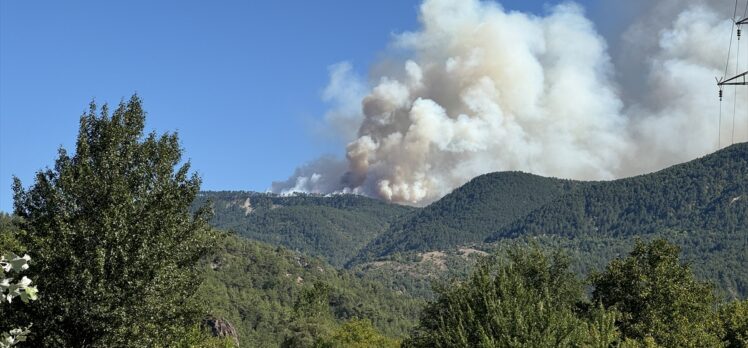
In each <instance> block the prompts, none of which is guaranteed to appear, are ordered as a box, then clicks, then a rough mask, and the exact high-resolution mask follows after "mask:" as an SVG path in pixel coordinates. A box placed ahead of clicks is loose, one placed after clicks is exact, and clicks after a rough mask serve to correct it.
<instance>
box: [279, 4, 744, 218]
mask: <svg viewBox="0 0 748 348" xmlns="http://www.w3.org/2000/svg"><path fill="white" fill-rule="evenodd" d="M633 3H636V4H637V5H636V7H635V8H636V9H637V11H640V13H638V14H637V15H636V17H635V18H636V20H635V22H633V23H631V24H630V25H628V26H627V29H625V30H624V31H623V32H622V35H620V38H617V37H607V38H604V37H603V36H602V35H601V34H600V33H599V32H598V30H597V29H596V27H595V24H594V23H593V21H592V20H590V19H589V18H588V17H587V16H586V14H585V11H584V9H583V8H582V7H581V6H579V5H577V4H574V3H565V4H561V5H557V6H555V7H552V8H549V9H548V11H547V13H546V14H545V15H543V16H537V15H532V14H527V13H521V12H516V11H508V10H506V9H504V8H503V7H502V6H501V5H500V4H498V3H495V2H483V1H478V0H426V1H424V3H423V4H422V5H421V8H420V15H419V20H420V24H421V25H420V29H419V30H417V31H414V32H407V33H402V34H399V35H396V36H395V37H394V38H393V42H392V47H390V48H389V51H388V52H389V53H390V54H388V55H385V59H384V60H383V61H382V62H381V64H378V65H376V66H375V67H372V69H371V75H370V78H369V79H368V80H366V79H363V78H361V77H358V76H356V75H355V73H353V70H352V68H351V66H350V64H348V63H341V64H338V65H335V66H333V67H332V68H331V81H330V85H329V86H328V88H327V89H326V90H325V93H324V98H325V99H326V100H327V101H329V102H330V104H331V105H332V108H331V110H330V111H329V112H328V114H327V116H326V120H327V122H328V123H329V125H330V127H331V128H332V129H335V130H336V132H337V133H338V134H339V135H340V136H341V137H342V138H343V139H345V140H346V142H347V143H348V146H347V147H346V151H345V153H346V159H345V160H344V161H340V160H335V159H331V158H324V159H321V160H318V161H316V162H313V163H310V164H308V165H306V166H303V167H301V168H299V169H297V171H296V173H294V175H293V176H292V177H291V178H290V179H289V180H287V181H285V182H277V183H274V184H273V187H272V190H273V191H275V192H281V193H289V192H315V193H333V192H357V193H363V194H367V195H372V196H376V197H380V198H383V199H386V200H388V201H393V202H398V203H405V204H415V205H423V204H427V203H429V202H432V201H434V200H436V199H438V198H440V197H442V196H443V195H445V194H447V193H449V192H450V191H451V190H453V189H454V188H456V187H458V186H460V185H462V184H464V183H465V182H467V181H468V180H470V179H471V178H473V177H475V176H477V175H481V174H484V173H488V172H494V171H506V170H521V171H525V172H531V173H535V174H539V175H545V176H554V177H562V178H572V179H614V178H618V177H623V176H628V175H633V174H639V173H643V172H648V171H653V170H657V169H660V168H663V167H665V166H668V165H671V164H674V163H677V162H682V161H686V160H689V159H693V158H695V157H697V156H700V155H703V154H706V153H709V152H711V151H714V150H715V149H716V147H717V141H718V140H717V134H718V133H719V129H718V105H719V104H718V101H717V90H716V87H715V85H714V77H715V76H722V75H724V74H725V72H724V69H725V60H726V58H727V47H728V44H729V39H730V36H729V34H730V28H731V26H732V23H731V21H730V17H731V15H732V6H733V5H731V4H730V3H729V2H726V1H717V2H713V1H709V2H707V1H698V0H694V1H675V0H673V1H658V2H650V1H647V2H641V1H633V2H632V4H633ZM651 3H654V4H652V5H649V4H651ZM632 6H633V5H632ZM728 7H729V11H728V10H727V9H728ZM741 10H742V9H741ZM609 42H610V43H612V44H613V45H615V46H614V47H613V48H612V49H611V48H609V47H608V43H609ZM747 51H748V48H744V52H743V53H748V52H747ZM610 52H617V56H616V57H615V59H614V58H612V57H611V53H610ZM402 57H406V58H405V59H403V58H402ZM733 59H734V58H733ZM741 60H742V63H741V65H742V64H743V63H748V59H747V58H746V57H745V56H743V57H741ZM735 69H736V68H735V66H734V61H733V66H731V67H729V69H728V75H730V74H732V73H734V72H735ZM739 93H742V95H739V96H738V98H739V99H740V102H741V103H742V102H744V100H745V99H746V98H745V96H746V95H745V93H746V92H745V91H742V92H739ZM725 96H726V100H725V104H724V105H729V106H730V108H729V110H728V108H727V107H725V110H724V112H725V114H724V115H723V116H724V118H723V123H722V126H723V127H722V131H721V133H722V136H723V138H722V139H721V143H722V144H723V145H724V144H725V143H729V142H730V141H731V139H732V138H731V136H732V134H731V130H732V123H731V119H732V107H731V106H732V105H733V104H732V100H733V98H734V95H733V92H732V89H728V90H726V92H725ZM741 97H742V98H741ZM741 107H745V105H742V106H741V105H738V108H739V109H740V108H741ZM728 111H729V112H728ZM737 120H738V122H742V124H743V126H738V127H737V128H736V133H735V139H736V140H740V141H745V139H746V138H748V130H747V129H746V127H747V126H748V119H746V116H745V115H742V117H741V116H740V115H738V118H737Z"/></svg>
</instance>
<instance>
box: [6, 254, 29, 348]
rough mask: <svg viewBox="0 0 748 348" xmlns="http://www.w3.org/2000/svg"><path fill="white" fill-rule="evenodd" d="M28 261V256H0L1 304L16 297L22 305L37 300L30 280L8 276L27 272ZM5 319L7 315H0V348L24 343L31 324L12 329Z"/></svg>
mask: <svg viewBox="0 0 748 348" xmlns="http://www.w3.org/2000/svg"><path fill="white" fill-rule="evenodd" d="M30 260H31V257H29V255H24V256H23V257H20V256H18V255H15V254H12V253H11V254H9V255H8V256H6V255H4V254H0V300H1V301H2V302H5V301H6V300H7V302H8V303H9V304H10V303H12V302H13V299H14V298H16V297H19V298H20V299H21V301H22V302H23V303H29V302H30V301H36V300H37V292H38V291H37V289H36V287H34V286H31V279H29V278H28V277H26V276H23V278H21V279H20V280H16V279H14V278H15V277H13V276H12V275H11V274H10V273H11V272H15V273H20V272H23V271H26V270H28V269H29V264H28V262H29V261H30ZM6 277H10V278H6ZM16 310H18V309H16ZM7 317H8V315H7V314H4V313H0V318H3V319H4V320H3V323H2V325H1V326H0V348H9V347H12V346H15V345H17V344H18V343H21V342H25V341H26V339H27V338H28V335H29V333H31V331H30V328H31V324H29V325H28V326H26V327H24V328H18V327H12V326H13V324H11V323H8V321H7ZM8 325H11V326H10V327H9V326H8ZM8 329H9V331H7V332H6V331H5V330H8Z"/></svg>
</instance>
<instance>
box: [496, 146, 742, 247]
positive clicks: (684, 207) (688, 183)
mask: <svg viewBox="0 0 748 348" xmlns="http://www.w3.org/2000/svg"><path fill="white" fill-rule="evenodd" d="M664 229H670V230H680V231H692V232H698V231H703V232H720V233H725V234H731V233H740V234H744V233H746V232H748V143H744V144H738V145H734V146H731V147H729V148H726V149H724V150H721V151H718V152H716V153H714V154H712V155H709V156H706V157H703V158H700V159H697V160H694V161H691V162H688V163H685V164H681V165H677V166H674V167H670V168H667V169H665V170H662V171H659V172H657V173H653V174H648V175H642V176H637V177H632V178H627V179H621V180H615V181H610V182H597V183H591V184H589V185H587V186H585V187H582V188H580V189H579V190H576V191H574V192H571V193H569V194H567V195H564V196H563V197H560V198H558V199H556V200H555V201H553V202H550V203H548V204H546V205H544V206H543V207H542V208H539V209H537V210H535V211H533V212H532V213H530V214H528V215H527V216H525V217H523V218H521V219H518V220H517V221H515V222H514V223H512V224H511V225H509V226H506V227H503V228H497V232H496V233H494V234H493V235H491V236H490V237H489V238H488V239H487V242H494V241H498V240H501V239H505V238H515V237H519V236H528V235H556V236H563V237H567V238H576V237H581V236H590V237H608V236H612V237H626V236H634V235H646V234H651V233H654V232H658V231H661V230H664Z"/></svg>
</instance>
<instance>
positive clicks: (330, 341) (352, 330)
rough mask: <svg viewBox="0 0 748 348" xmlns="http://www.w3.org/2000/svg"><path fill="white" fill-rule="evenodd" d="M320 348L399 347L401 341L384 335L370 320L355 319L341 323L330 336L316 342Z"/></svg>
mask: <svg viewBox="0 0 748 348" xmlns="http://www.w3.org/2000/svg"><path fill="white" fill-rule="evenodd" d="M316 346H317V347H320V348H397V347H400V342H399V341H398V340H396V339H392V338H388V337H385V336H383V335H382V334H381V333H380V332H379V331H377V329H376V328H375V327H374V326H373V325H372V324H371V321H369V320H358V319H353V320H350V321H347V322H346V323H345V324H343V325H341V326H340V327H338V328H337V329H335V331H334V332H333V333H332V334H331V335H329V336H328V337H324V338H321V339H319V340H318V342H316Z"/></svg>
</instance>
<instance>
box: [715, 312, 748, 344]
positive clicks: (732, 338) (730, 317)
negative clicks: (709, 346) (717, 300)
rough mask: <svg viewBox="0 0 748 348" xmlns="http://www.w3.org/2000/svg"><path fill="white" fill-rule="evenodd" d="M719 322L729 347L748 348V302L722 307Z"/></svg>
mask: <svg viewBox="0 0 748 348" xmlns="http://www.w3.org/2000/svg"><path fill="white" fill-rule="evenodd" d="M719 320H720V323H721V324H722V329H723V330H724V331H723V334H724V337H723V339H724V340H725V342H726V343H727V347H729V348H745V347H748V300H743V301H733V302H730V303H728V304H724V305H722V306H721V307H720V308H719Z"/></svg>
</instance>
